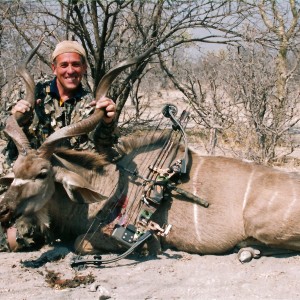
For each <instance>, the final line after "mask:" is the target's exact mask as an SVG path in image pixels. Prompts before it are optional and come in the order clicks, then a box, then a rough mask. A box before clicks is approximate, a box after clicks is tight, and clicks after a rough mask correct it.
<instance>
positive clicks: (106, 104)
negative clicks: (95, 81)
mask: <svg viewBox="0 0 300 300" xmlns="http://www.w3.org/2000/svg"><path fill="white" fill-rule="evenodd" d="M90 106H96V108H103V109H104V110H105V115H104V117H103V121H104V122H105V123H106V124H110V123H111V122H112V121H113V120H114V118H115V114H116V104H115V102H114V101H113V100H111V99H110V98H107V97H102V98H100V99H99V100H98V101H96V100H94V101H92V102H91V103H90Z"/></svg>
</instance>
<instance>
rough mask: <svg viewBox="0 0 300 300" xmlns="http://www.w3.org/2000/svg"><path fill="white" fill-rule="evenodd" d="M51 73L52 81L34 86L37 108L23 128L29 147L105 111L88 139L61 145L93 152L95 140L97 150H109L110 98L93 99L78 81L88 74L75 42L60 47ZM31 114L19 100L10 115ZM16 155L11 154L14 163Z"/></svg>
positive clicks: (112, 108) (112, 113) (82, 52)
mask: <svg viewBox="0 0 300 300" xmlns="http://www.w3.org/2000/svg"><path fill="white" fill-rule="evenodd" d="M52 71H53V74H54V75H55V78H54V79H53V80H51V81H46V82H39V83H37V85H36V91H35V96H36V107H35V115H34V117H33V120H32V122H31V123H30V122H29V123H28V124H26V125H25V126H24V131H25V132H26V134H27V136H28V138H29V140H30V142H31V145H32V147H34V148H38V147H39V146H40V145H41V143H42V142H43V141H44V140H45V139H46V138H47V137H48V136H49V135H50V134H51V133H53V132H54V131H55V130H57V129H58V128H61V127H64V126H66V125H69V124H72V123H76V122H78V121H80V120H81V119H83V118H86V117H87V116H88V115H90V114H91V113H92V112H93V110H94V107H96V108H102V109H105V111H106V114H105V117H104V118H103V120H102V121H101V122H100V124H99V125H98V126H97V128H96V129H95V131H94V132H93V133H92V134H90V135H89V136H80V137H78V138H72V139H71V140H70V141H64V144H65V145H66V143H69V145H68V146H70V147H72V148H74V149H87V148H90V149H93V148H94V140H95V139H97V146H98V149H97V150H99V148H101V146H104V147H107V146H112V144H113V142H115V139H114V137H112V134H113V131H114V129H115V126H114V125H115V122H114V116H115V110H116V107H115V103H114V102H113V101H112V100H111V99H109V98H106V97H104V98H102V99H93V96H92V94H91V93H90V92H89V91H87V90H86V89H85V88H84V87H83V85H82V83H81V81H82V78H83V76H84V74H85V73H86V71H87V63H86V53H85V50H84V48H83V47H82V46H81V45H80V44H79V43H78V42H75V41H63V42H61V43H59V44H58V45H57V46H56V48H55V50H54V52H53V54H52ZM29 110H30V104H29V103H28V102H27V101H25V100H20V101H18V102H17V104H16V105H15V106H14V107H13V109H12V113H15V112H17V111H18V112H21V113H24V112H25V111H29ZM15 155H16V153H10V156H9V159H11V160H12V159H14V157H15Z"/></svg>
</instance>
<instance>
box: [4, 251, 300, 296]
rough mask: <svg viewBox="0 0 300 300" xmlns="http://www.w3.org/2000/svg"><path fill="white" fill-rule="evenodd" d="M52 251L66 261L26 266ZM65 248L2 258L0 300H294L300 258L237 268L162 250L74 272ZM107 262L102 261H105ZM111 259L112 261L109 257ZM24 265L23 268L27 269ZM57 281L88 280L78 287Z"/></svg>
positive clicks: (218, 259) (227, 258) (228, 260)
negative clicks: (53, 280) (54, 277)
mask: <svg viewBox="0 0 300 300" xmlns="http://www.w3.org/2000/svg"><path fill="white" fill-rule="evenodd" d="M49 251H51V252H52V254H53V252H55V251H57V252H59V253H60V254H61V253H62V252H63V251H65V254H66V256H65V257H64V258H63V259H59V260H58V261H54V262H47V263H46V264H44V265H42V266H39V267H37V268H35V267H32V265H31V267H30V264H28V262H32V261H35V260H38V259H39V258H40V257H41V255H45V253H47V252H49ZM72 256H73V254H72V253H68V250H67V249H66V248H61V247H57V248H56V249H52V248H50V247H45V248H43V249H42V250H41V251H38V252H31V253H1V254H0V257H1V268H0V276H1V281H0V299H7V300H8V299H14V300H25V299H26V300H27V299H45V300H47V299H49V300H50V299H298V298H299V296H300V288H299V284H298V278H299V275H300V257H299V256H297V255H293V256H290V257H263V258H260V259H257V260H252V261H251V262H250V263H248V264H241V263H240V262H239V261H238V260H237V257H236V254H234V253H233V254H229V255H223V256H216V255H206V256H200V255H196V254H187V253H184V252H177V251H172V250H167V251H165V252H164V253H163V254H162V255H159V256H158V257H157V258H156V259H155V258H152V259H145V258H140V257H138V256H136V255H131V256H130V257H128V258H126V259H122V260H121V261H119V262H116V263H113V264H110V265H105V266H103V267H98V268H94V267H89V268H87V269H86V270H81V271H76V270H74V269H72V268H71V267H70V261H71V259H72ZM105 257H106V256H105ZM110 257H111V256H110ZM26 265H27V266H26ZM50 272H52V274H57V273H60V275H59V276H60V282H70V280H72V279H73V280H74V278H75V279H76V278H81V280H83V278H85V279H87V278H90V279H93V280H94V282H86V281H85V282H81V283H80V284H79V285H77V287H74V288H72V287H65V288H63V289H62V288H60V286H58V285H55V284H54V285H53V284H52V283H51V282H50V283H49V281H48V279H47V278H48V275H49V273H50Z"/></svg>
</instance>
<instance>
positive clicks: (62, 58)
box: [52, 53, 87, 92]
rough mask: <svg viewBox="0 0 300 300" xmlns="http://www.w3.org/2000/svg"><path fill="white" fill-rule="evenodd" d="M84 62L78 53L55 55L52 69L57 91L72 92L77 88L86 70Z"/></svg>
mask: <svg viewBox="0 0 300 300" xmlns="http://www.w3.org/2000/svg"><path fill="white" fill-rule="evenodd" d="M86 69H87V67H86V64H85V63H84V62H83V59H82V57H81V56H80V54H78V53H63V54H60V55H58V56H57V57H56V59H55V62H54V63H53V64H52V70H53V73H54V75H56V77H57V87H58V90H59V91H63V92H72V91H74V90H76V89H77V87H78V85H79V84H80V82H81V80H82V77H83V75H84V74H85V72H86Z"/></svg>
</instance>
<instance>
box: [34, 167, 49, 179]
mask: <svg viewBox="0 0 300 300" xmlns="http://www.w3.org/2000/svg"><path fill="white" fill-rule="evenodd" d="M47 176H48V170H46V169H43V170H41V172H40V173H39V174H38V175H37V176H36V179H45V178H46V177H47Z"/></svg>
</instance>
